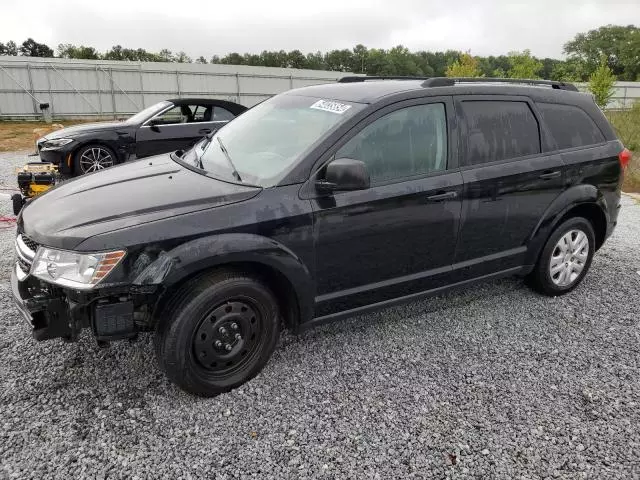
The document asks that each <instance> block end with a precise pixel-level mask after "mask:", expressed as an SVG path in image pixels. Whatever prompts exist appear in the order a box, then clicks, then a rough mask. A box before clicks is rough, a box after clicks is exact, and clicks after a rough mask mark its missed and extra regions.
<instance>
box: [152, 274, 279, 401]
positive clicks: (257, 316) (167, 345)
mask: <svg viewBox="0 0 640 480" xmlns="http://www.w3.org/2000/svg"><path fill="white" fill-rule="evenodd" d="M279 334H280V319H279V313H278V306H277V302H276V300H275V298H274V296H273V294H272V293H271V291H270V290H269V289H268V288H267V287H266V286H265V285H264V284H263V283H262V282H261V281H260V280H258V279H256V278H253V277H251V276H249V275H246V274H244V273H238V272H215V273H211V274H207V275H205V276H202V277H199V278H197V279H195V280H194V281H192V282H189V283H187V284H186V285H185V286H184V287H183V288H182V289H181V290H180V291H179V292H178V293H177V294H176V295H175V297H174V298H173V300H172V301H171V302H170V305H169V306H168V308H167V310H166V314H165V315H164V316H163V318H162V320H161V322H160V324H159V326H158V331H157V332H156V339H155V344H156V356H157V358H158V363H159V365H160V367H161V369H162V370H164V372H165V373H166V375H167V377H168V378H169V379H170V380H171V381H172V382H174V383H175V384H177V385H178V386H179V387H180V388H182V389H184V390H186V391H188V392H190V393H194V394H196V395H201V396H214V395H217V394H219V393H223V392H228V391H229V390H232V389H233V388H235V387H237V386H239V385H241V384H243V383H244V382H246V381H248V380H250V379H251V378H253V377H254V376H255V375H257V374H258V372H260V370H261V369H262V368H263V367H264V365H265V364H266V363H267V361H268V360H269V358H270V357H271V354H272V353H273V350H274V349H275V346H276V343H277V341H278V336H279Z"/></svg>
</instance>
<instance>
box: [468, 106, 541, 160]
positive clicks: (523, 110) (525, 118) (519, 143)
mask: <svg viewBox="0 0 640 480" xmlns="http://www.w3.org/2000/svg"><path fill="white" fill-rule="evenodd" d="M461 105H462V115H463V117H464V119H465V121H466V124H467V138H466V142H467V151H466V156H465V158H464V159H463V161H462V164H463V165H479V164H482V163H487V162H495V161H498V160H507V159H511V158H518V157H524V156H527V155H534V154H536V153H540V132H539V128H538V121H537V120H536V117H535V116H534V115H533V112H532V111H531V109H530V108H529V105H528V104H527V103H526V102H509V101H493V100H489V101H486V100H470V101H463V102H461Z"/></svg>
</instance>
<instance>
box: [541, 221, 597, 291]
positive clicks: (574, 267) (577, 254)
mask: <svg viewBox="0 0 640 480" xmlns="http://www.w3.org/2000/svg"><path fill="white" fill-rule="evenodd" d="M589 248H590V245H589V238H588V237H587V235H586V234H585V233H584V232H583V231H582V230H569V231H568V232H567V233H565V234H564V235H563V236H562V237H560V240H558V243H556V246H555V247H554V248H553V252H552V253H551V260H550V262H549V275H550V276H551V281H552V282H553V283H554V284H556V285H557V286H559V287H568V286H570V285H571V284H573V283H574V282H575V281H576V280H577V279H578V277H580V274H581V273H582V270H584V267H585V265H586V263H587V260H588V258H589Z"/></svg>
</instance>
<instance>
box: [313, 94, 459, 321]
mask: <svg viewBox="0 0 640 480" xmlns="http://www.w3.org/2000/svg"><path fill="white" fill-rule="evenodd" d="M454 126H455V122H454V115H453V103H452V99H451V97H436V98H433V97H432V98H427V99H420V100H412V101H409V102H402V103H400V104H395V105H392V106H389V107H386V108H384V109H382V110H380V111H378V112H377V113H375V114H373V115H372V116H370V117H369V118H367V119H366V120H365V121H363V124H361V125H360V126H359V127H357V128H356V130H355V131H354V133H353V134H352V135H351V136H349V137H347V138H345V139H343V140H342V141H341V143H339V144H338V146H337V147H336V148H337V151H336V153H335V157H336V158H353V159H357V160H362V161H363V162H365V164H366V165H367V168H368V170H369V173H370V176H371V187H370V188H369V189H367V190H362V191H354V192H335V193H334V194H332V195H329V196H322V195H312V205H313V208H314V237H315V251H316V267H315V273H316V274H315V277H316V284H317V294H318V296H317V297H316V317H321V316H326V315H330V314H332V313H336V312H338V311H344V310H350V309H353V308H358V307H362V306H365V305H368V304H372V303H377V302H383V301H385V300H390V299H393V298H397V297H402V296H405V295H410V294H413V293H416V292H421V291H425V290H430V289H432V288H436V287H439V286H442V285H444V284H446V283H447V280H448V278H449V274H450V271H451V263H452V261H453V255H454V251H455V243H456V237H457V234H458V222H459V218H460V205H461V204H460V195H461V193H462V176H461V174H460V172H459V171H457V168H456V165H455V159H456V158H457V155H456V136H455V133H454V135H450V134H448V132H447V128H448V127H449V128H450V129H451V128H454ZM454 132H455V130H454ZM452 159H453V161H452Z"/></svg>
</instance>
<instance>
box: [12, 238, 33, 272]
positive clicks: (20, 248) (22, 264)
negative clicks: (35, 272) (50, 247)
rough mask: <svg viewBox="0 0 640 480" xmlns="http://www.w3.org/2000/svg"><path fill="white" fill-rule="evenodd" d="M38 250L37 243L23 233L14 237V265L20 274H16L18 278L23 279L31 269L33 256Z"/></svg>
mask: <svg viewBox="0 0 640 480" xmlns="http://www.w3.org/2000/svg"><path fill="white" fill-rule="evenodd" d="M37 250H38V244H37V243H36V242H34V241H33V240H31V239H30V238H29V237H27V236H26V235H24V234H19V235H18V237H17V238H16V265H17V266H18V270H20V273H22V275H18V280H23V279H24V278H25V277H26V276H27V275H29V272H30V270H31V264H32V263H33V258H34V257H35V255H36V251H37Z"/></svg>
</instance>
